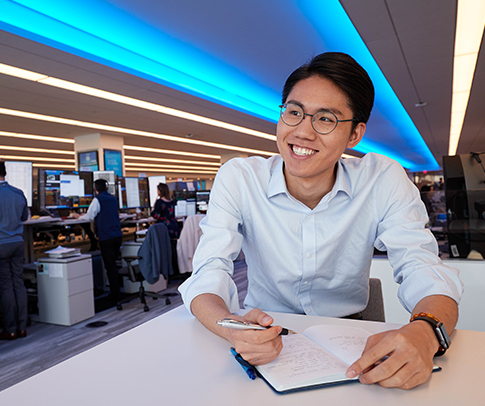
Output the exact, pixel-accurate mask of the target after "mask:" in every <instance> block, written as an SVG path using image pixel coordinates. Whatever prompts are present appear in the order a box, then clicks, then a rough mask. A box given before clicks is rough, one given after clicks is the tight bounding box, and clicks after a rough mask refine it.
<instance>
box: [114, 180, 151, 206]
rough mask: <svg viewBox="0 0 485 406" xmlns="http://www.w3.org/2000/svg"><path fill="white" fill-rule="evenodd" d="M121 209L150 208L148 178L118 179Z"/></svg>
mask: <svg viewBox="0 0 485 406" xmlns="http://www.w3.org/2000/svg"><path fill="white" fill-rule="evenodd" d="M118 200H119V205H120V209H131V208H137V207H141V208H142V207H149V196H148V179H147V178H125V177H121V178H118Z"/></svg>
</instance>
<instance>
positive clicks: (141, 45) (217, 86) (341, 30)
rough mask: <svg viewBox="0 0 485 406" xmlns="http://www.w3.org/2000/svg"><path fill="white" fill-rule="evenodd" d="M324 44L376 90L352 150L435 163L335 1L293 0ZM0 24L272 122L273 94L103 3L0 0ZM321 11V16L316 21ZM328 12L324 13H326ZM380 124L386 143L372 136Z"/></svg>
mask: <svg viewBox="0 0 485 406" xmlns="http://www.w3.org/2000/svg"><path fill="white" fill-rule="evenodd" d="M287 1H288V3H292V4H297V5H298V6H299V8H300V9H301V10H302V12H303V13H304V15H305V16H306V18H307V19H308V20H309V22H310V23H311V24H312V25H313V26H314V27H315V29H316V30H317V31H318V32H319V33H320V35H321V37H322V40H323V42H324V43H325V44H326V46H327V48H328V49H321V50H319V51H318V52H324V51H332V50H333V51H340V52H346V53H348V54H350V55H352V56H353V57H354V58H355V59H356V60H357V61H358V62H359V63H360V64H361V65H362V66H363V67H364V68H365V69H366V70H367V71H368V73H369V75H370V77H371V79H372V80H373V82H374V86H375V88H376V101H375V107H374V110H373V112H372V116H371V119H370V120H369V123H368V131H367V134H366V136H365V137H364V139H363V140H362V141H361V143H360V144H359V145H358V146H357V147H356V148H355V149H356V150H357V151H360V152H363V153H366V152H377V153H381V154H383V155H387V156H389V157H390V158H392V159H395V160H396V161H398V162H400V163H401V165H403V166H404V167H406V168H408V169H410V170H413V171H420V170H424V169H427V170H435V169H439V165H438V163H437V162H436V160H435V159H434V157H433V155H432V154H431V152H430V151H429V148H428V147H427V145H426V143H425V142H424V140H423V139H422V137H421V135H420V134H419V132H418V130H417V128H416V126H415V125H414V123H413V122H412V120H411V118H410V117H409V115H408V114H407V112H406V111H405V109H404V107H403V106H402V104H401V102H400V101H399V99H398V98H397V96H396V95H395V93H394V91H393V90H392V88H391V86H390V85H389V83H388V82H387V79H386V78H385V77H384V75H383V74H382V72H381V70H380V68H379V67H378V65H377V63H376V62H375V60H374V58H373V57H372V55H371V54H370V52H369V50H368V49H367V47H366V46H365V44H364V42H363V41H362V39H361V38H360V36H359V34H358V32H357V30H356V29H355V27H354V26H353V24H352V22H351V21H350V19H349V17H348V16H347V14H346V13H345V11H344V9H343V8H342V6H341V5H340V3H339V2H338V1H337V0H325V1H321V0H296V3H295V2H294V1H291V0H287ZM0 10H1V13H0V28H3V29H5V30H6V31H9V32H12V33H14V34H18V35H21V36H24V37H26V38H29V39H32V40H35V41H38V42H41V43H44V44H46V45H49V46H53V47H55V48H58V49H61V50H64V51H67V52H70V53H73V54H75V55H79V56H82V57H85V58H87V59H90V60H94V61H96V62H100V63H102V64H105V65H108V66H111V67H114V68H116V69H120V70H123V71H126V72H128V73H131V74H134V75H136V76H140V77H143V78H146V79H148V80H151V81H154V82H157V83H161V84H164V85H166V86H169V87H172V88H175V89H178V90H181V91H184V92H186V93H190V94H193V95H196V96H198V97H202V98H204V99H206V100H210V101H213V102H216V103H218V104H222V105H226V106H229V107H231V108H234V109H237V110H239V111H243V112H246V113H249V114H251V115H254V116H257V117H261V118H264V119H267V120H270V121H273V122H276V121H277V120H278V116H279V111H278V109H277V106H278V104H279V103H280V94H279V92H276V91H274V90H272V89H269V88H267V87H264V86H262V85H260V84H259V83H256V82H255V81H254V80H253V79H251V78H250V77H248V76H247V75H245V74H244V73H242V72H241V71H240V70H238V69H237V68H235V67H232V66H229V65H227V64H224V63H222V62H221V61H219V60H217V59H216V58H214V57H212V56H211V55H208V54H206V53H203V52H202V51H201V50H199V49H198V48H197V47H195V46H193V45H190V44H187V43H184V42H182V41H178V40H177V39H175V38H173V37H171V36H170V35H169V34H168V33H163V32H160V31H158V30H156V29H155V28H153V27H152V26H150V25H148V24H145V23H144V22H143V21H140V20H137V19H136V18H135V17H133V16H132V15H131V14H129V13H128V12H125V11H123V10H121V9H119V8H116V7H115V6H113V5H112V4H110V3H108V2H105V1H103V0H84V1H70V2H66V1H65V0H43V1H38V0H17V1H12V0H0ZM322 16H324V17H323V18H322ZM326 16H331V18H326ZM382 123H384V125H385V129H386V134H387V135H388V139H387V142H386V140H384V141H382V140H379V142H378V143H377V141H373V128H374V131H375V133H376V134H377V130H378V129H379V128H378V127H379V126H381V125H383V124H382Z"/></svg>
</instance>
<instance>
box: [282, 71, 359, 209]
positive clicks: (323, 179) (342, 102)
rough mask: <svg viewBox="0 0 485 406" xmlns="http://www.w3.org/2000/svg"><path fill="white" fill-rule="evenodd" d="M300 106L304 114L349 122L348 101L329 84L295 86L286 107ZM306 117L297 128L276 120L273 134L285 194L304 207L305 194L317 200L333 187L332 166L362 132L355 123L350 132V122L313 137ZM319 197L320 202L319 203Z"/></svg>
mask: <svg viewBox="0 0 485 406" xmlns="http://www.w3.org/2000/svg"><path fill="white" fill-rule="evenodd" d="M288 102H292V103H295V104H298V105H300V106H301V107H302V108H303V110H304V112H305V113H308V114H315V113H316V112H318V111H320V110H327V111H331V112H332V113H334V114H335V115H336V116H337V118H338V119H339V120H346V119H351V118H353V115H352V110H351V109H350V107H349V106H348V98H347V96H346V94H345V93H343V92H342V90H340V88H339V87H337V86H336V85H335V84H334V83H333V82H332V81H330V80H329V79H326V78H323V77H320V76H311V77H309V78H307V79H303V80H301V81H299V82H298V83H296V85H295V86H294V87H293V89H292V90H291V92H290V93H289V95H288V98H287V100H286V103H288ZM311 120H312V118H311V117H309V116H306V117H305V119H304V120H303V121H302V122H301V123H300V124H298V125H297V126H294V127H292V126H288V125H286V124H285V123H284V122H283V121H282V120H281V118H280V120H279V121H278V126H277V130H276V135H277V145H278V150H279V152H280V154H281V156H282V157H283V160H284V162H285V169H284V171H285V179H286V185H287V188H288V191H289V192H290V193H291V194H292V195H293V196H294V197H295V198H297V199H299V200H300V201H302V202H303V203H305V201H304V197H305V194H307V193H308V190H313V192H318V193H317V194H320V195H321V197H323V196H324V195H325V194H326V193H328V192H329V191H330V190H331V189H332V187H333V184H334V183H335V164H336V163H337V161H338V160H339V158H340V156H341V155H342V153H343V152H344V151H345V148H352V147H354V146H356V145H357V144H358V143H359V141H360V140H361V139H362V136H363V135H364V132H365V124H364V123H358V124H357V125H356V127H355V129H354V130H353V131H352V124H353V123H352V122H345V123H338V125H337V127H336V128H335V130H334V131H333V132H331V133H330V134H325V135H323V134H319V133H317V132H316V131H315V130H314V129H313V127H312V123H311ZM321 197H320V199H321Z"/></svg>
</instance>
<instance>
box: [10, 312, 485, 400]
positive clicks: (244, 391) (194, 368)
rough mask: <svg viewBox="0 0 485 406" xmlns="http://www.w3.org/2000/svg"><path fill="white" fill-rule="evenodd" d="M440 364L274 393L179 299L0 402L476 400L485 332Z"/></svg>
mask: <svg viewBox="0 0 485 406" xmlns="http://www.w3.org/2000/svg"><path fill="white" fill-rule="evenodd" d="M271 314H272V315H273V316H274V318H275V321H276V324H280V325H283V326H285V327H288V328H291V329H293V330H296V331H299V332H301V331H303V330H304V329H305V328H307V327H309V326H310V325H313V324H318V323H335V324H345V325H357V326H360V327H365V328H366V329H368V330H369V331H372V332H378V331H382V330H384V329H386V328H393V327H396V325H391V324H385V323H374V322H363V321H357V320H343V319H331V318H323V317H316V316H301V315H290V314H282V313H271ZM451 339H452V341H453V345H452V347H451V348H450V350H449V351H448V352H447V353H446V355H445V356H444V357H442V358H437V359H436V364H437V365H439V366H441V367H442V368H443V370H442V371H440V372H436V373H434V374H433V376H432V377H431V379H430V380H429V381H428V382H427V383H425V384H423V385H421V386H419V387H417V388H415V389H413V390H411V391H404V390H400V389H385V388H381V387H380V386H377V385H370V386H367V385H362V384H360V383H351V384H347V385H341V386H335V387H328V388H324V389H318V390H312V391H306V392H299V393H293V394H289V395H277V394H276V393H274V392H273V391H272V390H271V389H270V388H269V386H267V385H266V383H264V381H263V380H261V379H259V378H258V379H256V380H255V381H251V380H249V379H248V377H247V376H246V374H245V372H244V371H243V369H242V368H241V367H240V366H239V365H238V364H237V363H236V361H235V360H234V358H233V356H232V355H231V353H230V351H229V348H230V344H229V343H228V342H227V341H225V340H224V339H222V338H220V337H217V336H215V335H214V334H212V333H211V332H209V331H208V330H207V329H206V328H205V327H203V326H202V325H201V324H200V323H199V322H198V321H197V320H196V319H194V318H193V317H192V316H191V315H189V313H188V312H187V310H186V309H185V308H184V307H182V306H181V307H179V308H177V309H174V310H172V311H170V312H168V313H166V314H164V315H162V316H159V317H157V318H155V319H153V320H151V321H149V322H147V323H145V324H142V325H141V326H138V327H136V328H134V329H132V330H130V331H128V332H126V333H124V334H121V335H120V336H118V337H115V338H113V339H111V340H109V341H107V342H105V343H103V344H100V345H98V346H97V347H94V348H92V349H90V350H88V351H86V352H84V353H82V354H80V355H78V356H76V357H73V358H71V359H69V360H67V361H65V362H63V363H61V364H58V365H56V366H54V367H52V368H50V369H48V370H46V371H44V372H41V373H40V374H38V375H36V376H33V377H32V378H29V379H27V380H25V381H23V382H20V383H19V384H17V385H15V386H13V387H11V388H8V389H6V390H4V391H3V392H0V404H2V405H15V406H27V405H29V406H30V405H34V404H42V405H44V404H45V405H49V406H65V405H69V406H85V405H91V406H98V405H99V406H106V405H117V406H132V405H135V404H138V403H140V401H142V402H143V403H153V404H167V405H197V406H205V405H210V406H218V405H221V406H222V405H223V406H226V405H231V406H248V405H252V406H263V405H264V406H268V405H278V406H285V405H291V406H295V405H296V404H301V405H305V406H311V405H318V406H321V405H322V404H334V405H358V406H376V405H393V406H400V405H403V406H409V405H413V406H430V405H439V406H448V405H449V406H451V405H453V406H456V405H458V404H460V405H466V406H474V405H483V401H484V397H483V389H482V381H483V373H484V365H485V351H484V350H483V342H484V341H485V333H482V332H475V331H464V330H458V331H455V333H454V334H453V335H452V337H451Z"/></svg>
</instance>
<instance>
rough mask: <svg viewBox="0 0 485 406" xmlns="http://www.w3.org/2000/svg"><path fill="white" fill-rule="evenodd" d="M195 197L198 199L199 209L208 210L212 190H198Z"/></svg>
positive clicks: (200, 210) (201, 210) (199, 210)
mask: <svg viewBox="0 0 485 406" xmlns="http://www.w3.org/2000/svg"><path fill="white" fill-rule="evenodd" d="M195 199H196V201H197V211H198V212H206V211H207V208H208V206H209V199H210V191H209V190H200V191H197V192H196V194H195Z"/></svg>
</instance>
